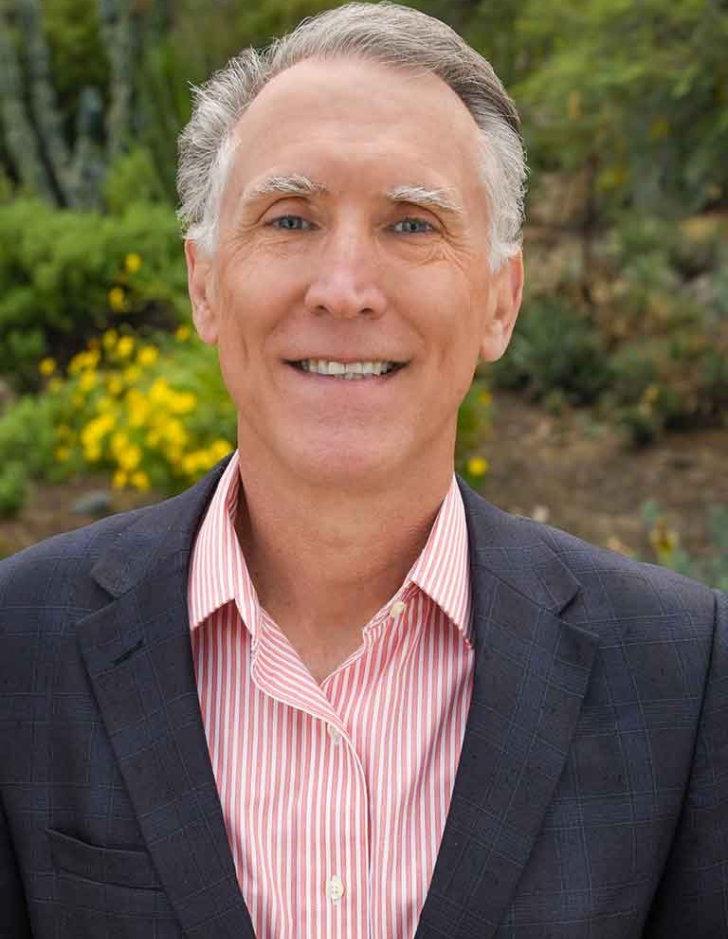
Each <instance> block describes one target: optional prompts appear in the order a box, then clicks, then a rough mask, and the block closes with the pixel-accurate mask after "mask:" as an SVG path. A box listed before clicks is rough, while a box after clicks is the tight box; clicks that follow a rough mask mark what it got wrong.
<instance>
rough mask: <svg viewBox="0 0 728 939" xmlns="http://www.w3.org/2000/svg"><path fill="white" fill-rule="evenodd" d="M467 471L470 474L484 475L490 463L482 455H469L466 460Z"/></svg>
mask: <svg viewBox="0 0 728 939" xmlns="http://www.w3.org/2000/svg"><path fill="white" fill-rule="evenodd" d="M467 468H468V472H469V473H470V475H471V476H485V474H486V473H487V472H488V470H489V469H490V464H489V463H488V461H487V460H486V459H485V457H483V456H471V457H470V459H469V460H468V462H467Z"/></svg>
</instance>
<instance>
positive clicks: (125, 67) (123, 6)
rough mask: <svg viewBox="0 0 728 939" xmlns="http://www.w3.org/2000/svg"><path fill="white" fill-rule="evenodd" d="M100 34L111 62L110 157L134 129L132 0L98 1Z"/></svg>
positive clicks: (107, 140) (108, 134) (108, 130)
mask: <svg viewBox="0 0 728 939" xmlns="http://www.w3.org/2000/svg"><path fill="white" fill-rule="evenodd" d="M99 17H100V21H101V35H102V37H103V40H104V45H105V47H106V54H107V56H108V59H109V63H110V65H111V83H110V90H111V104H110V107H109V111H108V114H107V116H106V147H107V153H108V157H109V160H113V159H114V158H115V157H116V156H118V155H119V154H120V153H123V151H124V149H125V147H126V143H127V141H128V138H129V132H130V129H131V103H132V88H133V68H132V61H133V55H132V49H133V41H132V19H131V11H130V9H129V0H99Z"/></svg>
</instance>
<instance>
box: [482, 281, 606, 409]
mask: <svg viewBox="0 0 728 939" xmlns="http://www.w3.org/2000/svg"><path fill="white" fill-rule="evenodd" d="M491 373H492V375H493V378H494V381H495V383H496V385H497V386H498V387H501V388H513V389H524V390H525V391H526V392H527V393H528V395H529V396H530V397H531V398H533V399H534V400H537V401H540V400H542V399H543V398H545V397H547V396H548V395H549V394H551V393H552V392H559V393H560V394H561V395H563V396H564V398H565V399H566V400H567V401H569V402H571V403H572V404H592V403H593V402H594V401H596V400H597V398H598V397H599V395H600V393H601V392H602V391H603V390H604V388H605V387H606V386H607V384H608V382H609V377H610V375H609V368H608V364H607V353H606V350H605V348H604V346H603V344H602V342H601V339H600V338H599V335H598V334H597V332H596V331H595V329H594V328H593V327H592V326H591V325H590V324H589V323H588V322H587V321H586V320H585V319H584V317H583V316H582V315H581V314H580V313H578V312H577V311H576V310H574V309H573V308H572V307H570V306H569V305H568V304H567V303H565V302H563V301H560V300H559V299H549V298H537V299H534V300H532V301H530V302H529V303H528V304H526V305H525V307H524V310H523V312H522V313H521V316H520V318H519V321H518V323H517V325H516V332H515V334H514V336H513V339H512V341H511V346H510V348H509V349H508V351H507V352H506V354H505V356H504V357H503V359H501V360H500V361H499V362H496V363H495V364H494V365H493V366H492V368H491Z"/></svg>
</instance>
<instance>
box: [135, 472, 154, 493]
mask: <svg viewBox="0 0 728 939" xmlns="http://www.w3.org/2000/svg"><path fill="white" fill-rule="evenodd" d="M131 484H132V486H135V487H136V488H137V489H138V490H139V491H140V492H146V491H147V489H149V486H150V482H149V476H147V474H146V473H145V472H144V470H137V472H136V473H132V474H131Z"/></svg>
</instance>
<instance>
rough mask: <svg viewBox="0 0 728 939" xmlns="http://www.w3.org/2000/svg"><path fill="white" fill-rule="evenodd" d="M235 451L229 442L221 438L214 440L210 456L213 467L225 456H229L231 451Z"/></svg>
mask: <svg viewBox="0 0 728 939" xmlns="http://www.w3.org/2000/svg"><path fill="white" fill-rule="evenodd" d="M233 449H235V448H234V447H233V445H232V444H231V443H230V442H229V441H227V440H223V439H222V438H219V439H217V440H213V441H212V443H211V444H210V455H211V456H212V458H213V465H214V464H215V463H217V462H218V461H219V460H221V459H222V458H223V457H224V456H227V455H228V453H230V451H231V450H233Z"/></svg>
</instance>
